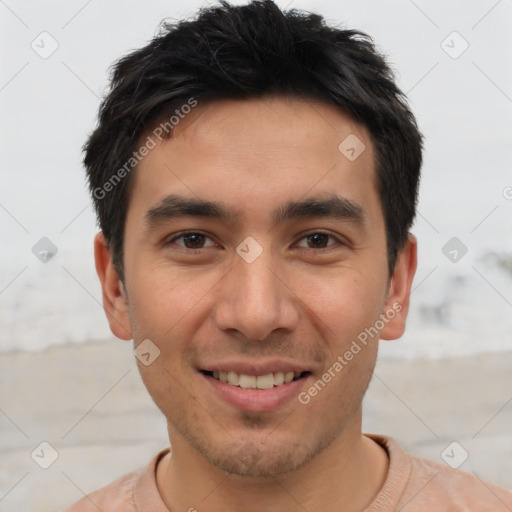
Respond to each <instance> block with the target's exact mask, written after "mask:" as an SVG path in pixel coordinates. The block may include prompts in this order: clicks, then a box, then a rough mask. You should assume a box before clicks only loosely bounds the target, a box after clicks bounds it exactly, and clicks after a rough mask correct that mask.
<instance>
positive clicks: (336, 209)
mask: <svg viewBox="0 0 512 512" xmlns="http://www.w3.org/2000/svg"><path fill="white" fill-rule="evenodd" d="M179 217H202V218H212V219H218V220H221V221H223V222H225V223H234V222H235V221H236V220H237V219H238V218H239V217H240V214H239V213H238V212H237V211H236V210H234V209H232V208H231V207H229V206H228V205H226V204H224V203H222V202H216V201H207V200H204V199H199V198H193V197H184V196H179V195H176V194H170V195H168V196H166V197H164V198H163V199H162V200H161V201H160V202H159V203H158V204H157V205H156V206H154V207H152V208H150V209H149V210H148V211H147V213H146V215H145V223H146V225H147V227H148V228H153V227H156V226H157V225H159V224H161V223H163V222H165V221H168V220H171V219H175V218H179ZM298 218H332V219H336V220H344V221H349V222H354V223H357V224H360V225H364V224H365V223H366V214H365V211H364V209H363V208H362V206H361V205H359V204H358V203H356V202H355V201H352V200H350V199H347V198H346V197H342V196H340V195H337V194H330V195H327V196H321V197H308V198H306V199H302V200H299V201H289V202H287V203H285V204H283V205H281V206H278V207H277V208H276V209H275V210H274V211H273V212H272V220H273V221H274V223H276V224H281V223H283V222H285V221H288V220H292V219H298Z"/></svg>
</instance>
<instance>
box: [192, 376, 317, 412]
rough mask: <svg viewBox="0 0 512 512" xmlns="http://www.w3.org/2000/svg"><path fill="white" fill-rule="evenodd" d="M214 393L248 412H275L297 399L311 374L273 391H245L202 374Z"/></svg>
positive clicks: (275, 387)
mask: <svg viewBox="0 0 512 512" xmlns="http://www.w3.org/2000/svg"><path fill="white" fill-rule="evenodd" d="M201 375H202V376H203V378H204V379H205V380H206V383H207V384H208V385H209V386H210V387H211V388H212V389H213V391H214V392H215V393H216V394H218V395H220V397H221V398H222V399H223V400H224V401H226V402H228V403H229V404H230V405H232V406H233V407H236V408H237V409H239V410H241V411H247V412H268V411H274V410H276V409H278V408H279V407H282V406H283V405H284V404H286V403H287V402H289V401H290V400H293V399H294V398H296V397H297V396H298V395H299V393H300V390H301V388H302V387H303V386H304V384H305V382H306V381H307V380H308V379H309V377H310V376H311V375H310V374H308V375H306V376H305V377H302V378H300V379H298V380H292V381H291V382H288V383H287V384H281V385H280V386H274V387H273V388H272V389H244V388H240V387H238V386H232V385H231V384H227V383H226V382H221V381H220V380H217V379H214V378H213V377H210V376H209V375H205V374H204V373H201Z"/></svg>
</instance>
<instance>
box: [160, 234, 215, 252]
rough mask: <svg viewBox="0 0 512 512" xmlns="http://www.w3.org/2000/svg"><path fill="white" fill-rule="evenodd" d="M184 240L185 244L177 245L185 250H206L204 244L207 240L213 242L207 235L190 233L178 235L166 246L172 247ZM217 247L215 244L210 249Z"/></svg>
mask: <svg viewBox="0 0 512 512" xmlns="http://www.w3.org/2000/svg"><path fill="white" fill-rule="evenodd" d="M180 239H182V240H183V244H181V243H179V244H177V245H180V246H182V247H184V248H185V249H192V250H193V249H204V248H205V246H204V243H205V240H211V238H209V237H207V236H206V235H203V234H202V233H198V232H196V231H188V232H186V233H180V234H178V235H176V236H175V237H174V238H172V239H171V240H169V241H168V242H166V244H165V245H170V244H173V243H175V242H176V241H177V240H180ZM212 246H215V243H213V244H212V245H211V246H210V247H212Z"/></svg>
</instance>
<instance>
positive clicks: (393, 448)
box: [365, 434, 512, 512]
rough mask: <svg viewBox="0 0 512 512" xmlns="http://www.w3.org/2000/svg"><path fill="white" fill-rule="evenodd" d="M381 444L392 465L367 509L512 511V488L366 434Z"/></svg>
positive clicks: (375, 435)
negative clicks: (379, 490)
mask: <svg viewBox="0 0 512 512" xmlns="http://www.w3.org/2000/svg"><path fill="white" fill-rule="evenodd" d="M365 435H366V436H367V437H369V438H370V439H373V440H374V441H375V442H376V443H378V444H380V445H381V446H382V447H383V448H384V449H385V450H386V451H387V452H388V455H389V459H390V464H389V470H388V476H387V479H386V482H385V484H384V487H383V488H382V489H381V492H380V493H379V495H378V496H377V497H376V499H375V500H374V502H373V504H372V506H371V507H370V508H369V509H368V511H372V512H377V511H379V512H380V511H384V510H386V511H387V510H403V511H404V512H405V511H407V512H423V511H426V510H428V511H430V510H435V511H436V512H469V511H471V512H487V511H489V512H490V511H492V512H510V511H511V510H512V490H510V489H506V488H505V487H502V486H500V485H496V484H492V483H489V482H486V481H484V480H482V479H480V478H479V477H478V476H477V475H475V474H472V473H468V472H466V471H462V470H461V469H453V468H451V467H450V466H448V465H446V464H441V463H440V462H435V461H433V460H428V459H424V458H422V457H416V456H414V455H411V454H408V453H406V452H405V451H404V450H403V448H402V447H401V446H400V444H399V443H398V442H397V441H396V440H395V439H393V438H392V437H389V436H383V435H377V434H365Z"/></svg>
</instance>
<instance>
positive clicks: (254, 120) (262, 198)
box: [129, 97, 379, 220]
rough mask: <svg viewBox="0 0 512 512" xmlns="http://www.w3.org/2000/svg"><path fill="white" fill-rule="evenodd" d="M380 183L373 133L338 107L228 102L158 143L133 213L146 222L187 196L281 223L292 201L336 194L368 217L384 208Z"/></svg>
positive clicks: (210, 106)
mask: <svg viewBox="0 0 512 512" xmlns="http://www.w3.org/2000/svg"><path fill="white" fill-rule="evenodd" d="M175 120H176V118H175ZM152 133H153V132H149V136H152ZM146 136H147V134H146V135H145V137H146ZM153 138H155V137H154V136H153ZM354 157H355V158H354ZM375 178H376V177H375V170H374V149H373V144H372V142H371V137H370V135H369V132H368V131H367V129H366V128H365V127H364V126H362V125H361V124H359V123H357V122H356V121H355V120H353V119H352V118H351V117H350V116H349V115H347V114H345V113H344V112H343V111H342V110H341V109H339V108H337V107H336V106H335V105H331V104H327V103H324V102H320V101H315V100H302V99H293V98H283V97H266V98H262V99H251V100H221V101H215V102H211V103H207V104H198V105H197V106H196V107H195V108H193V109H192V110H191V111H190V112H189V113H187V114H186V115H182V116H180V118H179V120H178V122H177V123H173V128H172V137H171V138H170V139H164V140H161V141H160V140H157V139H156V146H155V147H154V149H152V150H151V151H150V152H149V154H148V155H147V156H145V157H144V159H143V160H142V161H141V162H140V163H139V165H138V167H137V169H136V171H135V172H134V176H133V177H132V180H133V182H132V187H131V189H132V197H131V200H130V203H134V204H131V205H130V207H129V211H130V209H131V208H132V206H133V207H137V208H138V210H139V212H138V213H139V215H143V211H142V210H145V212H147V211H148V210H149V209H151V208H154V207H155V205H157V204H158V203H159V202H160V201H161V200H162V199H164V198H165V197H166V196H167V195H169V194H180V195H181V196H188V197H197V198H201V199H204V200H211V201H214V200H215V201H217V202H219V201H220V202H223V203H225V204H229V203H233V202H235V203H236V208H233V210H234V211H235V210H236V211H237V212H239V213H241V215H242V216H243V215H246V216H247V219H249V218H252V219H255V218H256V217H261V216H262V215H265V212H267V217H268V220H275V210H276V208H275V206H276V204H278V203H283V202H284V201H282V200H284V199H287V200H288V202H289V201H290V200H297V199H300V198H303V197H306V196H307V195H311V196H315V197H318V196H322V195H323V196H327V195H332V194H334V193H338V194H339V195H342V196H343V197H346V198H347V199H349V200H350V199H352V201H353V203H366V205H365V206H364V209H365V210H366V209H368V208H369V209H372V204H371V203H372V202H373V203H375V202H377V203H378V202H379V201H378V197H377V195H376V186H375V181H376V180H375ZM271 205H272V206H271ZM373 206H375V205H373Z"/></svg>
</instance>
